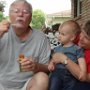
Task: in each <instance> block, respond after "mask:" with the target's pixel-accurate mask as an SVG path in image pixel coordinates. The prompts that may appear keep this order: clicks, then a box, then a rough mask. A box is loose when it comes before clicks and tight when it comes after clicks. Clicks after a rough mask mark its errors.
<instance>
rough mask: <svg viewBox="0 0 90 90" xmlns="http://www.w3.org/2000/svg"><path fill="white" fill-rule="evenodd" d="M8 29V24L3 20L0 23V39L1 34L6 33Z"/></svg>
mask: <svg viewBox="0 0 90 90" xmlns="http://www.w3.org/2000/svg"><path fill="white" fill-rule="evenodd" d="M9 27H10V23H9V22H8V21H6V20H3V21H2V22H0V37H2V36H3V34H4V33H5V32H7V31H8V29H9Z"/></svg>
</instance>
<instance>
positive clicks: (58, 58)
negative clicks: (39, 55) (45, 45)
mask: <svg viewBox="0 0 90 90" xmlns="http://www.w3.org/2000/svg"><path fill="white" fill-rule="evenodd" d="M52 59H53V60H54V62H55V63H56V64H57V63H63V61H64V60H65V59H67V56H66V55H65V54H63V53H55V54H53V56H52Z"/></svg>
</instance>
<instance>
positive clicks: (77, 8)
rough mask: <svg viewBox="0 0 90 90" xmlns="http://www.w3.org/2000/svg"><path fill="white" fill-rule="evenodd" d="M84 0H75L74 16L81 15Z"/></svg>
mask: <svg viewBox="0 0 90 90" xmlns="http://www.w3.org/2000/svg"><path fill="white" fill-rule="evenodd" d="M81 6H82V0H74V18H75V17H78V16H80V15H81Z"/></svg>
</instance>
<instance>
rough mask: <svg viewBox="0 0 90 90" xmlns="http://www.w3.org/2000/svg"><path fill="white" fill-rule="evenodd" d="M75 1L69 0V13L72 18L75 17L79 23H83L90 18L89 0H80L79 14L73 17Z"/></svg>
mask: <svg viewBox="0 0 90 90" xmlns="http://www.w3.org/2000/svg"><path fill="white" fill-rule="evenodd" d="M75 1H76V0H71V5H72V8H71V15H72V18H73V19H75V20H76V21H77V22H78V23H79V24H83V23H84V22H85V21H87V20H89V19H90V0H82V3H81V15H80V16H78V17H75V18H74V15H75V12H74V11H75V10H74V9H75V8H76V7H75Z"/></svg>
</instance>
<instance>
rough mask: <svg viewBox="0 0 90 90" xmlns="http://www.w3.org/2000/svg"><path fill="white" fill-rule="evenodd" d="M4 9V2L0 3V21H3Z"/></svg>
mask: <svg viewBox="0 0 90 90" xmlns="http://www.w3.org/2000/svg"><path fill="white" fill-rule="evenodd" d="M4 7H5V1H0V21H2V19H4V15H3V11H4Z"/></svg>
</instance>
